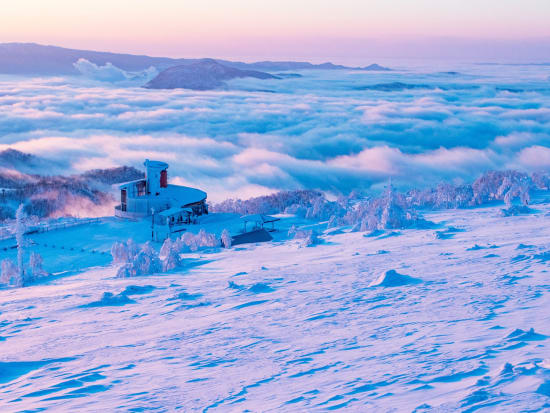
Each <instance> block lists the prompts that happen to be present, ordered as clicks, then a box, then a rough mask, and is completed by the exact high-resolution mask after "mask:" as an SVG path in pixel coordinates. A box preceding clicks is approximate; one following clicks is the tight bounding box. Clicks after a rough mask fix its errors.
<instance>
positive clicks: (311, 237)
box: [288, 226, 319, 247]
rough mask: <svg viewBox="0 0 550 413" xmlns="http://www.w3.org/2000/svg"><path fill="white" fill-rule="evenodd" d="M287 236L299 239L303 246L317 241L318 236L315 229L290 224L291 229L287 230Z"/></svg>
mask: <svg viewBox="0 0 550 413" xmlns="http://www.w3.org/2000/svg"><path fill="white" fill-rule="evenodd" d="M288 235H289V236H292V237H293V239H295V240H300V245H302V246H304V247H309V246H312V245H315V244H318V243H319V237H318V234H317V232H316V231H315V230H313V229H296V227H294V226H292V228H291V230H289V232H288Z"/></svg>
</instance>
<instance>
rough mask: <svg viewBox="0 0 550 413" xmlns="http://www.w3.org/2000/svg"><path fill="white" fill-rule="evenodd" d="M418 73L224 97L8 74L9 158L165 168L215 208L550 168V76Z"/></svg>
mask: <svg viewBox="0 0 550 413" xmlns="http://www.w3.org/2000/svg"><path fill="white" fill-rule="evenodd" d="M404 69H407V70H395V71H389V72H366V71H348V70H337V71H335V70H316V71H313V70H312V71H305V70H304V71H300V73H299V74H300V75H301V77H292V78H289V77H287V78H284V79H277V80H269V79H264V80H254V79H240V80H231V81H230V87H231V89H232V90H231V91H218V92H213V91H210V92H192V91H158V90H147V89H143V88H139V87H121V86H116V85H109V84H102V83H98V82H93V81H89V80H86V79H82V78H35V79H30V78H17V79H16V78H10V77H7V76H3V77H1V78H0V136H2V137H3V139H2V144H1V145H0V149H5V148H15V149H19V150H21V151H23V152H31V153H33V154H48V157H49V158H50V160H52V161H55V162H61V163H62V164H63V163H65V164H66V163H69V165H67V168H68V169H71V172H70V173H74V172H76V171H77V170H78V171H83V170H87V169H92V168H98V167H99V168H105V167H111V166H117V165H125V164H127V165H132V166H135V167H139V166H140V164H141V162H142V159H143V158H144V157H150V158H153V157H155V158H160V159H165V160H166V161H168V162H170V163H171V167H170V174H171V176H172V177H174V178H177V179H176V183H177V182H179V183H187V184H192V185H193V186H196V187H200V188H205V189H207V191H208V194H209V199H210V200H213V201H215V202H220V201H222V200H224V199H226V198H229V197H232V196H235V195H236V194H237V195H238V196H239V197H241V198H248V197H251V196H256V195H261V194H267V193H271V192H273V191H277V190H294V189H313V190H322V191H331V192H334V193H348V192H350V191H352V190H353V189H371V188H374V189H380V186H381V184H383V183H385V182H387V180H388V178H389V177H392V179H393V182H394V184H395V185H396V186H397V187H403V186H417V187H419V188H421V189H422V188H424V187H426V186H435V185H436V184H437V183H439V182H440V181H441V180H445V181H449V182H451V181H452V182H454V183H455V185H456V184H457V183H460V182H461V181H466V182H470V181H473V180H474V179H475V178H477V177H478V176H479V175H480V174H482V173H483V172H485V171H487V170H503V169H515V170H519V171H524V172H529V173H531V172H535V171H538V170H548V168H549V167H550V149H549V145H550V141H549V136H550V127H549V125H550V122H549V119H550V87H549V86H548V80H547V75H546V73H545V72H544V71H545V70H546V69H545V68H544V67H542V66H541V67H537V66H526V67H519V66H480V65H477V66H464V65H461V66H460V67H454V68H448V70H446V71H447V72H449V71H452V72H455V73H454V74H452V75H449V74H446V73H444V72H445V71H443V70H441V68H434V69H428V70H426V69H425V68H423V69H418V68H416V69H415V68H410V67H406V68H404ZM377 85H378V86H377ZM380 85H386V86H384V87H381V86H380ZM387 85H393V86H387ZM403 85H405V86H407V85H425V86H427V87H412V88H410V87H403Z"/></svg>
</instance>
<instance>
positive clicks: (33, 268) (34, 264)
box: [28, 252, 49, 280]
mask: <svg viewBox="0 0 550 413" xmlns="http://www.w3.org/2000/svg"><path fill="white" fill-rule="evenodd" d="M43 262H44V261H43V259H42V256H41V255H40V254H38V253H36V252H33V253H31V256H30V259H29V273H28V278H30V279H32V280H36V279H38V278H42V277H47V276H48V275H49V274H48V272H46V271H45V270H44V268H43V266H42V265H43Z"/></svg>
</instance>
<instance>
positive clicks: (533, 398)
mask: <svg viewBox="0 0 550 413" xmlns="http://www.w3.org/2000/svg"><path fill="white" fill-rule="evenodd" d="M532 202H533V203H535V204H536V209H535V210H534V211H533V212H532V213H531V214H528V215H518V216H509V217H502V216H500V215H499V211H500V209H501V206H499V205H494V206H485V207H483V208H469V209H456V210H455V209H444V210H439V211H436V212H429V213H426V219H427V220H430V221H432V222H436V223H439V225H440V228H439V231H445V232H446V233H452V234H454V236H453V237H450V238H444V239H443V238H442V239H438V238H434V237H433V231H434V230H433V229H417V228H414V229H400V230H399V236H389V237H384V236H383V235H385V234H391V233H394V232H396V231H395V230H391V229H389V230H377V232H376V233H377V235H376V236H372V237H364V236H363V235H364V233H361V232H350V231H351V226H349V225H347V226H344V227H340V228H339V229H340V230H341V231H339V232H337V233H334V234H332V233H331V232H330V231H331V230H334V229H338V227H335V228H330V230H329V231H326V223H322V224H321V223H317V224H313V222H312V221H307V220H305V218H299V217H283V218H282V219H281V221H280V222H279V223H278V225H279V231H278V232H275V233H273V235H274V237H276V240H274V242H271V243H264V244H259V245H245V246H239V248H231V249H225V248H217V247H216V248H210V247H205V248H206V249H200V250H197V251H196V252H191V251H188V250H187V251H186V252H184V253H182V254H181V255H182V257H183V258H184V259H185V260H186V262H188V261H191V260H195V262H196V265H195V266H189V265H186V266H184V267H181V268H175V269H173V270H171V271H168V272H165V273H162V274H151V275H143V276H141V277H132V278H117V277H116V271H117V265H106V264H105V263H104V264H101V265H103V266H100V267H97V266H96V265H98V264H97V263H95V262H91V263H90V266H93V268H89V269H85V268H82V269H81V270H80V271H74V272H71V273H69V274H65V275H63V276H58V277H55V278H53V279H52V280H50V281H49V282H47V283H44V284H41V285H30V286H28V287H25V288H23V289H0V308H1V311H2V318H1V319H0V352H1V354H2V360H1V362H0V401H1V405H2V406H5V405H7V406H8V411H36V410H44V409H46V410H52V411H57V410H66V411H81V410H91V411H117V410H122V411H139V410H143V411H157V410H158V411H210V412H226V411H284V412H303V411H325V410H341V411H360V412H362V411H394V410H395V411H407V412H409V411H418V412H430V411H448V412H451V411H452V412H455V411H464V412H465V411H506V412H507V411H510V412H519V411H546V410H548V403H549V397H550V385H549V383H550V379H549V377H550V376H549V375H550V360H549V357H548V354H549V345H550V328H549V325H550V318H549V315H548V311H547V308H548V305H550V296H549V289H548V276H547V274H548V272H547V271H548V262H549V261H550V258H549V257H550V254H549V251H550V242H549V240H550V215H549V214H548V212H549V211H550V204H548V203H547V202H541V198H537V197H534V198H533V199H532ZM236 217H237V216H236ZM218 218H219V222H218V227H219V228H220V229H219V230H220V231H221V229H222V228H225V227H228V225H229V224H228V221H227V220H226V219H227V216H226V215H220V216H219V217H218ZM208 219H209V221H208V222H210V221H213V220H214V219H215V216H214V215H211V216H209V217H208ZM236 219H237V218H236ZM113 222H115V221H113ZM205 222H206V221H205ZM305 223H307V224H308V225H307V226H305V227H306V228H307V227H308V226H309V227H310V228H311V227H314V228H317V229H319V230H321V231H325V232H321V233H320V234H319V235H318V236H319V237H320V238H321V239H322V240H323V242H322V243H319V244H317V245H316V246H315V247H314V248H296V246H295V243H294V241H292V240H289V239H288V234H287V232H288V230H289V229H290V227H291V226H292V225H296V226H297V227H298V226H302V227H303V226H304V225H305ZM112 225H115V224H112ZM116 225H118V227H116V228H115V227H114V228H113V229H111V230H110V231H111V232H116V233H117V234H119V236H120V233H124V234H125V235H126V234H127V233H130V232H137V231H138V230H139V228H140V226H139V225H138V223H126V225H127V226H126V227H125V228H126V231H123V229H122V228H121V227H120V225H122V224H121V223H120V222H119V221H116ZM205 225H206V224H205ZM101 228H102V227H100V226H97V227H89V228H88V229H86V230H82V233H86V234H88V236H89V241H88V242H90V243H92V242H96V240H98V239H104V238H105V237H107V235H108V234H110V232H108V233H104V232H101V230H100V229H101ZM209 230H210V229H209ZM197 231H198V229H197ZM66 234H68V233H66ZM147 235H148V234H147ZM41 236H44V234H41ZM50 236H52V237H53V236H54V234H50ZM60 237H62V235H60ZM65 238H67V235H65ZM73 238H74V240H75V243H79V242H82V241H81V240H80V239H79V238H78V237H77V236H76V235H74V234H73ZM37 240H38V241H41V238H39V237H37ZM139 242H140V243H142V242H143V240H140V241H139ZM50 243H51V241H50ZM92 245H94V248H96V246H95V245H96V244H92ZM168 245H169V244H166V246H165V247H163V250H164V251H163V253H162V254H161V255H163V256H165V255H166V253H167V250H170V249H172V247H170V248H169V247H168ZM90 248H91V246H90ZM158 248H160V245H159V246H157V248H156V249H158ZM128 249H129V250H136V249H137V246H136V247H132V246H130V247H129V248H128ZM113 251H114V255H115V256H119V257H121V258H120V259H122V260H123V259H124V258H123V257H124V256H127V254H125V253H124V252H123V251H122V249H121V248H120V247H118V248H117V249H114V250H113ZM0 252H3V250H2V249H0ZM206 252H208V254H206ZM489 252H495V253H496V254H492V257H490V258H487V255H488V253H489ZM81 254H84V253H81ZM518 254H522V255H523V258H522V259H520V260H519V259H518V260H515V259H514V258H515V257H517V256H518ZM54 256H57V257H58V258H57V259H58V260H59V261H58V264H57V265H58V266H59V270H62V269H63V268H62V266H63V263H64V260H63V257H62V256H61V255H59V254H58V250H56V251H55V253H52V254H50V255H49V256H48V257H45V260H44V262H45V264H47V263H49V262H50V261H51V260H52V259H53V257H54ZM82 257H83V255H82ZM205 257H207V259H205Z"/></svg>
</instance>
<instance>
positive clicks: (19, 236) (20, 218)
mask: <svg viewBox="0 0 550 413" xmlns="http://www.w3.org/2000/svg"><path fill="white" fill-rule="evenodd" d="M25 230H26V226H25V212H24V211H23V204H20V205H19V208H17V211H16V213H15V240H16V241H17V270H18V277H19V280H18V284H20V285H23V284H24V280H25V267H24V264H23V259H24V253H25V249H24V248H25Z"/></svg>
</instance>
